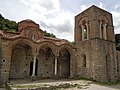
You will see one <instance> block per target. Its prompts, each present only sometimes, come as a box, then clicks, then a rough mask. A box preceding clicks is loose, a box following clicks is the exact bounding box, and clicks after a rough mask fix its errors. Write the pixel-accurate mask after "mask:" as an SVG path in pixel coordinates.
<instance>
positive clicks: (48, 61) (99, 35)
mask: <svg viewBox="0 0 120 90" xmlns="http://www.w3.org/2000/svg"><path fill="white" fill-rule="evenodd" d="M33 77H34V78H35V79H36V80H39V79H44V78H51V79H56V78H57V79H61V78H87V79H92V80H96V81H98V82H115V81H117V80H120V52H119V51H116V45H115V35H114V26H113V19H112V14H111V13H109V12H107V11H105V10H103V9H100V8H98V7H96V6H94V5H93V6H91V7H89V8H88V9H86V10H85V11H83V12H81V13H80V14H78V15H76V16H75V28H74V45H71V44H70V43H69V42H68V41H67V40H64V39H58V38H51V37H45V36H44V34H43V31H42V29H40V28H39V25H38V24H36V23H35V22H34V21H32V20H23V21H21V22H19V23H18V32H17V33H12V32H3V31H2V30H1V31H0V82H1V83H5V82H7V81H8V80H12V79H24V78H33Z"/></svg>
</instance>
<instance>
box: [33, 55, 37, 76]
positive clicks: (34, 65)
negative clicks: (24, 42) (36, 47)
mask: <svg viewBox="0 0 120 90" xmlns="http://www.w3.org/2000/svg"><path fill="white" fill-rule="evenodd" d="M36 57H37V54H34V58H33V71H32V76H35V69H36V68H35V67H36Z"/></svg>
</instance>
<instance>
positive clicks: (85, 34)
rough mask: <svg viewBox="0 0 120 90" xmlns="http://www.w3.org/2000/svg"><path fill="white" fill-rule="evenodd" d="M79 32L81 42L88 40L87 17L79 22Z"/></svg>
mask: <svg viewBox="0 0 120 90" xmlns="http://www.w3.org/2000/svg"><path fill="white" fill-rule="evenodd" d="M79 26H80V30H81V32H82V35H81V37H82V40H86V39H89V32H90V31H89V19H88V17H83V18H82V19H81V20H80V22H79Z"/></svg>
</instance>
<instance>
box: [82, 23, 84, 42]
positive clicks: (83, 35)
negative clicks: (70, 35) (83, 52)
mask: <svg viewBox="0 0 120 90" xmlns="http://www.w3.org/2000/svg"><path fill="white" fill-rule="evenodd" d="M81 28H82V40H84V26H83V25H81Z"/></svg>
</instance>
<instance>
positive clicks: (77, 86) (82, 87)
mask: <svg viewBox="0 0 120 90" xmlns="http://www.w3.org/2000/svg"><path fill="white" fill-rule="evenodd" d="M9 85H11V87H12V88H13V89H14V88H18V87H19V88H31V86H32V88H34V86H35V87H41V86H46V87H50V86H61V88H58V90H120V84H119V85H118V84H117V85H111V86H110V85H98V84H95V83H93V82H92V81H86V80H72V79H64V80H51V79H46V80H39V81H31V80H12V81H10V82H9ZM66 86H67V88H66ZM56 88H57V87H56ZM0 90H2V89H0ZM17 90H19V89H17ZM20 90H21V89H20ZM48 90H49V89H48Z"/></svg>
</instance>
